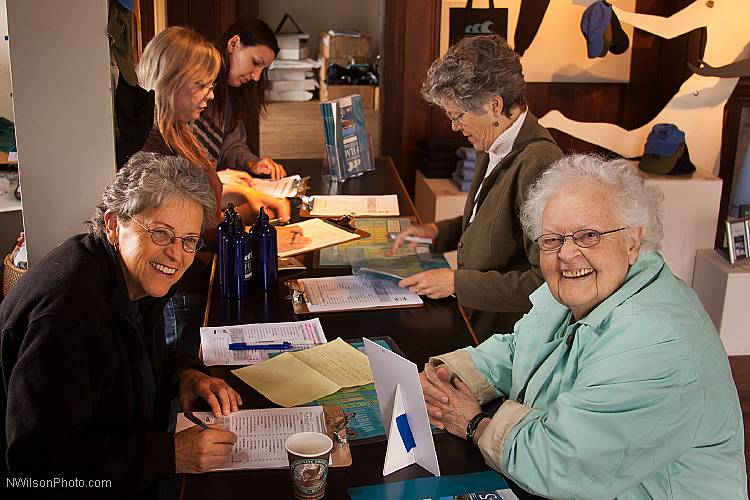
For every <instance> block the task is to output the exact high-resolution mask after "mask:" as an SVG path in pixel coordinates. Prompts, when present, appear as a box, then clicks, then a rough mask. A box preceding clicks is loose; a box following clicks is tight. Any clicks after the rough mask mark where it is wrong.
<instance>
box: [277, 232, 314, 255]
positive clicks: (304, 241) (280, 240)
mask: <svg viewBox="0 0 750 500" xmlns="http://www.w3.org/2000/svg"><path fill="white" fill-rule="evenodd" d="M303 234H304V231H302V228H301V227H299V226H283V227H277V228H276V243H277V247H278V250H279V252H286V251H288V250H295V249H297V248H302V247H304V246H305V245H308V244H310V242H312V240H311V239H310V238H308V237H307V236H303Z"/></svg>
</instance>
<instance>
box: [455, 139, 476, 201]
mask: <svg viewBox="0 0 750 500" xmlns="http://www.w3.org/2000/svg"><path fill="white" fill-rule="evenodd" d="M456 156H458V157H459V158H461V159H460V160H458V162H457V163H456V170H454V171H453V181H454V182H455V183H456V184H457V185H458V189H460V190H461V192H463V193H465V192H467V191H468V190H469V188H471V181H472V180H473V179H474V170H475V169H476V165H477V151H476V150H475V149H474V148H467V147H461V148H458V149H457V150H456Z"/></svg>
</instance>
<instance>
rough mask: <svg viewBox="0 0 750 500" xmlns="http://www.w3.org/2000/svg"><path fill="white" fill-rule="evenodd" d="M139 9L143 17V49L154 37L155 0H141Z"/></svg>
mask: <svg viewBox="0 0 750 500" xmlns="http://www.w3.org/2000/svg"><path fill="white" fill-rule="evenodd" d="M138 11H139V14H140V18H141V41H142V45H141V50H143V49H144V48H145V47H146V45H147V44H148V42H149V41H151V39H152V38H153V37H154V0H139V2H138Z"/></svg>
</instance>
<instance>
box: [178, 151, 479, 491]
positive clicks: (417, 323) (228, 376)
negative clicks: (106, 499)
mask: <svg viewBox="0 0 750 500" xmlns="http://www.w3.org/2000/svg"><path fill="white" fill-rule="evenodd" d="M282 163H283V165H284V168H285V169H286V170H287V172H290V173H296V174H300V175H303V176H310V177H311V180H310V186H309V190H308V194H373V195H374V194H397V195H398V198H399V208H400V212H401V216H411V217H414V218H415V219H416V220H418V217H417V213H416V210H415V208H414V205H413V203H412V202H411V199H410V198H409V196H408V194H407V192H406V190H405V189H404V186H403V183H402V182H401V179H400V178H399V176H398V174H397V172H396V169H395V167H394V165H393V162H392V161H391V160H390V158H377V159H376V160H375V164H376V170H375V171H374V172H369V173H366V174H364V175H362V176H360V177H358V178H355V179H351V180H348V181H347V182H345V183H342V184H335V183H333V184H331V183H327V182H324V181H323V180H321V176H320V172H321V166H322V161H321V160H285V161H283V160H282ZM293 213H295V214H296V213H297V210H294V209H293ZM293 217H294V219H296V218H297V217H298V215H295V216H293ZM297 258H299V260H301V261H302V262H303V263H304V264H305V265H306V266H307V270H306V271H282V272H280V273H279V288H278V290H277V291H274V292H267V293H264V294H262V293H255V294H254V295H251V296H250V297H249V298H248V299H246V300H243V301H237V300H229V299H226V298H224V297H223V296H222V294H221V291H220V290H219V289H218V286H214V288H213V289H212V293H211V294H210V299H209V304H208V309H207V314H206V318H207V321H206V323H207V325H209V326H217V325H231V324H244V323H257V322H280V321H294V320H301V319H308V318H311V317H313V316H295V315H294V313H293V312H292V305H291V301H290V300H289V299H288V298H287V296H288V295H289V292H288V290H287V288H286V286H284V285H283V282H284V281H285V280H286V279H289V278H300V277H311V276H332V275H341V274H350V273H351V269H350V268H349V267H348V266H347V267H340V268H332V267H326V268H320V267H315V265H314V264H315V255H314V253H308V254H303V255H301V256H297ZM424 301H425V305H424V307H420V308H413V309H390V310H377V311H358V312H347V313H328V314H320V315H318V317H319V318H320V321H321V324H322V325H323V330H324V332H325V334H326V338H327V339H328V340H333V339H335V338H337V337H341V338H343V339H355V338H360V337H382V336H389V337H391V338H392V339H394V340H395V341H396V343H397V344H398V346H399V347H400V348H401V350H402V351H403V353H404V354H405V356H406V357H407V358H408V359H409V360H411V361H413V362H414V363H416V364H417V366H420V367H421V366H422V365H423V364H424V363H425V362H426V361H427V359H428V358H429V357H430V356H431V355H434V354H440V353H444V352H449V351H453V350H455V349H459V348H461V347H465V346H467V345H474V344H475V342H474V340H473V337H472V334H471V331H470V329H469V328H468V326H467V323H466V321H465V319H464V316H463V315H462V313H461V310H460V309H459V307H458V304H457V303H456V301H455V299H453V298H448V299H442V300H430V299H426V298H425V299H424ZM212 373H213V374H214V375H215V376H220V377H222V378H224V379H225V380H226V381H227V382H228V383H229V384H230V385H231V386H232V387H233V388H234V389H236V390H237V391H238V392H239V393H240V395H241V396H242V399H243V408H268V407H274V406H276V405H275V404H274V403H272V402H271V401H269V400H268V399H266V398H265V397H264V396H262V395H260V394H259V393H258V392H256V391H255V390H254V389H252V388H251V387H250V386H248V385H247V384H245V383H244V382H242V381H241V380H239V379H238V378H237V377H235V376H234V375H233V374H232V373H231V372H230V370H229V367H212ZM434 438H435V445H436V448H437V453H438V460H439V463H440V470H441V472H442V473H443V474H461V473H468V472H476V471H481V470H487V466H486V465H485V464H484V460H483V459H482V456H481V454H480V453H479V451H478V450H477V449H476V448H475V447H474V446H472V445H470V444H468V443H467V442H465V441H464V440H462V439H458V438H456V437H454V436H451V435H449V434H446V433H439V434H435V435H434ZM385 451H386V441H385V438H383V440H382V441H378V442H367V443H363V444H357V443H356V442H354V443H353V444H352V446H351V453H352V459H353V463H352V465H351V466H350V467H344V468H332V469H330V470H329V476H328V484H327V487H326V497H327V498H348V494H347V488H350V487H354V486H363V485H368V484H378V483H384V482H393V481H401V480H404V479H413V478H418V477H426V476H428V475H429V473H428V472H426V471H425V470H424V469H422V468H421V467H419V466H417V465H412V466H409V467H407V468H405V469H402V470H400V471H398V472H395V473H393V474H391V475H389V476H387V477H383V474H382V472H383V462H384V458H385ZM181 493H182V495H181V496H182V498H185V499H212V498H222V499H233V498H243V499H244V498H291V497H292V485H291V481H290V479H289V471H288V470H287V469H283V470H270V471H242V472H217V473H208V474H201V475H184V476H183V477H182V484H181Z"/></svg>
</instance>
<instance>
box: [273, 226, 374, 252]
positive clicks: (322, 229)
mask: <svg viewBox="0 0 750 500" xmlns="http://www.w3.org/2000/svg"><path fill="white" fill-rule="evenodd" d="M293 226H296V227H299V228H301V229H302V231H303V233H304V235H305V237H307V238H310V240H311V241H310V243H308V244H307V245H305V246H303V247H300V248H294V249H292V250H287V251H285V252H279V257H289V256H290V255H297V254H301V253H305V252H312V251H313V250H318V249H319V248H323V247H329V246H332V245H338V244H339V243H344V242H347V241H351V240H355V239H357V238H359V237H360V236H359V235H358V234H356V233H353V232H351V231H347V230H346V229H341V228H340V227H336V226H334V225H333V224H329V223H327V222H324V221H322V220H321V219H307V220H305V221H302V222H299V223H297V224H293Z"/></svg>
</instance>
